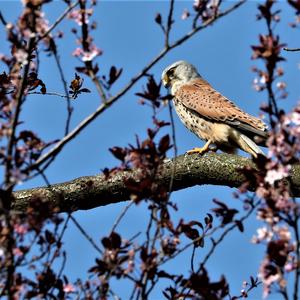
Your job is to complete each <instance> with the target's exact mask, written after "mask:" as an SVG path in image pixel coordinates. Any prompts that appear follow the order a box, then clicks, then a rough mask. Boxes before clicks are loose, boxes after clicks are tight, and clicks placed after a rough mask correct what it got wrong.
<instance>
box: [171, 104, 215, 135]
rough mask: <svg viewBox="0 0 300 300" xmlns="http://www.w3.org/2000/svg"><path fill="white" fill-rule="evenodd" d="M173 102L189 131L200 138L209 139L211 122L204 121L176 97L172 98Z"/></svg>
mask: <svg viewBox="0 0 300 300" xmlns="http://www.w3.org/2000/svg"><path fill="white" fill-rule="evenodd" d="M173 103H174V106H175V110H176V113H177V114H178V116H179V118H180V120H181V121H182V123H183V124H184V125H185V126H186V127H187V128H188V129H189V130H190V131H191V132H193V133H194V134H196V135H197V136H198V137H199V138H200V139H202V140H208V139H210V137H211V135H212V128H211V122H209V121H206V120H205V119H203V118H201V117H200V116H199V115H198V114H196V113H194V112H193V111H192V110H190V109H188V108H186V107H185V106H184V105H183V104H182V103H181V102H180V101H178V100H177V99H176V98H174V99H173Z"/></svg>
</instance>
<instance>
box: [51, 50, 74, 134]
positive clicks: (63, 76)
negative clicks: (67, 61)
mask: <svg viewBox="0 0 300 300" xmlns="http://www.w3.org/2000/svg"><path fill="white" fill-rule="evenodd" d="M53 55H54V58H55V61H56V65H57V67H58V71H59V74H60V78H61V81H62V83H63V87H64V90H65V98H66V99H67V120H66V125H65V136H66V135H67V134H68V133H69V131H70V123H71V117H72V112H73V108H72V105H71V99H70V96H69V91H68V84H67V80H66V78H65V75H64V71H63V69H62V67H61V63H60V58H59V55H58V53H57V52H56V51H53Z"/></svg>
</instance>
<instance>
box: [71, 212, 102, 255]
mask: <svg viewBox="0 0 300 300" xmlns="http://www.w3.org/2000/svg"><path fill="white" fill-rule="evenodd" d="M70 219H71V220H72V221H73V223H74V224H75V225H76V227H77V228H78V229H79V231H80V232H81V233H82V235H83V236H84V237H85V238H86V239H87V240H88V241H89V242H90V243H91V245H92V246H93V247H94V248H95V249H96V250H97V251H98V252H99V253H100V254H101V255H102V254H103V252H102V250H101V249H100V248H99V247H98V245H97V244H96V243H95V242H94V240H93V239H92V238H91V237H90V236H89V235H88V234H87V232H86V231H85V230H84V229H83V228H82V226H81V225H80V224H79V223H78V222H77V220H76V219H75V218H74V217H73V216H72V215H71V214H70Z"/></svg>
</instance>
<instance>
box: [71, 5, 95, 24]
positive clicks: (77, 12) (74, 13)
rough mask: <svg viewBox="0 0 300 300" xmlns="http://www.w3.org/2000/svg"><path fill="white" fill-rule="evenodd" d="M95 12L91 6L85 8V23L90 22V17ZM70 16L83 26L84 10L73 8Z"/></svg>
mask: <svg viewBox="0 0 300 300" xmlns="http://www.w3.org/2000/svg"><path fill="white" fill-rule="evenodd" d="M92 13H93V9H92V8H90V9H86V10H85V14H84V21H85V24H88V23H89V22H90V21H89V17H90V16H91V15H92ZM68 17H69V18H70V19H73V20H74V21H75V22H76V23H77V24H78V25H79V26H82V24H83V23H82V11H81V10H80V9H76V10H73V11H71V12H70V13H69V15H68Z"/></svg>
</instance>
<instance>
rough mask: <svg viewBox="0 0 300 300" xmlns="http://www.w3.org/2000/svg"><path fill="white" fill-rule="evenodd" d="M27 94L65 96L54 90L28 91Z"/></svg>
mask: <svg viewBox="0 0 300 300" xmlns="http://www.w3.org/2000/svg"><path fill="white" fill-rule="evenodd" d="M27 95H47V96H58V97H61V98H67V96H66V95H63V94H60V93H56V92H46V93H42V92H29V93H28V94H27Z"/></svg>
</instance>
